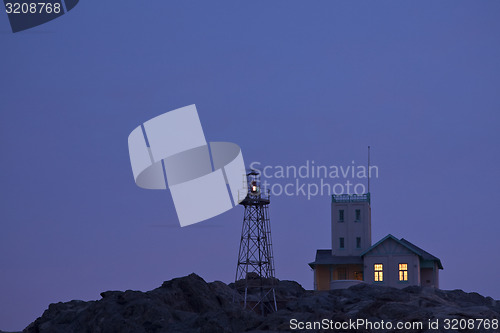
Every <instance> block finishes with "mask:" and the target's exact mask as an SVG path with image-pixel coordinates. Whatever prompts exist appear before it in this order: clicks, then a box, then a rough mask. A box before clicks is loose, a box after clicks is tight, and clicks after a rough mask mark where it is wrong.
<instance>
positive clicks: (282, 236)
mask: <svg viewBox="0 0 500 333" xmlns="http://www.w3.org/2000/svg"><path fill="white" fill-rule="evenodd" d="M499 12H500V2H499V1H493V0H492V1H474V2H472V1H455V0H454V1H438V2H436V1H418V2H410V1H377V2H375V1H332V0H327V1H320V0H318V1H314V2H310V1H291V0H287V1H284V0H281V1H247V2H240V1H238V2H235V1H222V0H221V1H217V2H215V1H181V0H178V1H146V2H144V1H137V0H136V1H131V0H126V1H125V0H124V1H119V2H118V1H115V2H113V3H112V4H111V2H109V1H105V2H103V3H99V4H97V3H96V2H92V1H91V2H87V1H83V2H80V3H79V5H78V6H76V7H75V8H74V9H73V10H72V11H71V12H69V13H68V14H66V15H64V16H62V17H60V18H58V19H56V20H54V21H52V22H49V23H47V24H45V25H42V26H39V27H36V28H34V29H31V30H28V31H25V32H20V33H16V34H12V33H11V32H10V27H9V25H8V20H7V16H6V15H5V13H0V40H1V54H0V154H1V155H0V156H1V165H0V171H1V172H0V185H1V186H0V223H1V224H0V227H1V232H0V329H2V330H21V329H22V328H24V327H25V326H27V325H28V324H29V323H30V322H32V321H33V320H35V319H36V318H37V317H38V316H40V315H41V314H42V312H43V311H44V310H45V309H46V308H47V307H48V305H49V304H50V303H52V302H58V301H69V300H72V299H82V300H93V299H99V298H100V296H99V293H100V292H102V291H105V290H125V289H135V290H150V289H153V288H156V287H158V286H159V285H160V284H161V283H162V281H164V280H168V279H171V278H174V277H179V276H183V275H187V274H189V273H191V272H195V273H197V274H199V275H200V276H202V277H203V278H204V279H205V280H207V281H213V280H221V281H224V282H226V283H229V282H231V281H233V280H234V276H235V269H236V259H237V250H238V246H239V237H240V232H241V223H242V218H243V208H242V207H238V208H235V209H233V210H230V211H228V212H226V213H224V214H222V215H219V216H217V217H214V218H212V219H210V220H208V221H205V222H202V223H200V224H198V225H194V226H191V227H186V228H181V227H180V226H179V222H178V220H177V216H176V213H175V208H174V205H173V202H172V199H171V195H170V193H169V192H168V191H152V190H142V189H140V188H138V187H137V186H136V185H135V183H134V180H133V176H132V171H131V167H130V161H129V156H128V148H127V137H128V135H129V133H130V132H131V131H132V130H133V129H134V128H135V127H136V126H138V125H140V124H141V123H143V122H144V121H146V120H148V119H151V118H153V117H155V116H157V115H159V114H162V113H164V112H167V111H169V110H173V109H176V108H179V107H182V106H186V105H190V104H196V106H197V108H198V112H199V115H200V119H201V123H202V125H203V129H204V132H205V135H206V138H207V140H208V141H230V142H234V143H236V144H238V145H239V146H240V147H241V148H242V151H243V157H244V159H245V163H246V164H247V166H249V165H250V163H252V162H258V163H260V165H261V167H264V166H266V165H268V166H272V167H275V166H295V167H297V168H298V167H300V166H302V165H305V164H306V163H308V161H309V163H312V162H311V161H314V163H315V165H325V166H332V165H335V166H344V167H347V166H352V165H364V164H365V163H366V147H367V146H368V145H371V146H372V164H374V165H376V166H377V167H378V169H379V175H378V178H375V179H373V181H372V183H371V192H372V233H373V235H372V240H373V243H375V242H376V241H378V240H380V239H381V238H382V237H384V236H385V235H387V234H388V233H391V234H393V235H394V236H396V237H398V238H401V237H404V238H406V239H408V240H409V241H411V242H413V243H414V244H416V245H418V246H420V247H422V248H423V249H425V250H427V251H428V252H430V253H432V254H434V255H435V256H437V257H439V258H440V259H441V261H442V263H443V265H444V270H443V271H441V287H442V288H443V289H463V290H465V291H477V292H479V293H481V294H483V295H486V296H492V297H494V298H496V299H500V287H499V285H498V278H499V276H500V265H499V264H498V254H499V253H500V242H499V235H500V218H499V215H498V207H499V204H498V203H499V202H500V191H499V188H500V177H499V174H498V172H499V167H498V166H499V165H500V157H499V143H500V131H499V125H500V61H499V59H500V43H499V40H498V36H499V34H500V20H499V19H498V18H499ZM352 161H354V163H353V162H352ZM268 181H269V182H270V183H271V184H281V185H282V186H284V185H286V184H289V183H293V184H296V181H297V179H296V178H286V179H281V178H280V179H276V178H275V177H272V178H269V179H268ZM298 181H300V182H302V183H306V184H313V183H314V184H320V181H321V180H320V179H318V178H300V179H298ZM324 181H325V182H327V183H328V184H332V185H333V184H335V183H345V181H346V180H345V179H331V178H329V179H325V180H324ZM351 181H353V180H351ZM354 181H355V182H358V183H359V182H361V183H364V182H365V180H363V179H361V180H359V179H355V180H354ZM295 194H296V193H295ZM194 208H195V207H194ZM270 212H271V224H272V232H273V243H274V253H275V264H276V274H277V277H278V278H280V279H291V280H296V281H298V282H299V283H301V284H302V285H303V286H304V287H305V288H307V289H312V287H313V284H312V280H313V274H312V271H311V270H310V269H309V267H308V265H307V263H308V262H311V261H313V260H314V256H315V252H316V249H318V248H325V249H326V248H329V247H330V248H331V243H330V242H331V240H330V197H329V196H328V195H327V194H326V193H324V194H323V195H315V196H312V197H311V198H310V199H309V200H308V198H307V196H304V195H302V194H301V193H299V195H293V196H286V195H276V196H274V197H273V198H272V203H271V206H270Z"/></svg>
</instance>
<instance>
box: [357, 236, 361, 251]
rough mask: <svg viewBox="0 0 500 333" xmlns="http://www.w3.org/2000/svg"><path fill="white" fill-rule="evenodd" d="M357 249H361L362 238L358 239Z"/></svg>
mask: <svg viewBox="0 0 500 333" xmlns="http://www.w3.org/2000/svg"><path fill="white" fill-rule="evenodd" d="M356 248H357V249H360V248H361V237H356Z"/></svg>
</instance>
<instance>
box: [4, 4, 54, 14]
mask: <svg viewBox="0 0 500 333" xmlns="http://www.w3.org/2000/svg"><path fill="white" fill-rule="evenodd" d="M5 10H6V12H7V14H42V13H43V14H52V13H55V14H59V13H60V12H61V4H60V3H50V2H31V3H26V2H23V3H19V2H7V3H5Z"/></svg>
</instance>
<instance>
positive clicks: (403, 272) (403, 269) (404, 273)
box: [399, 264, 408, 281]
mask: <svg viewBox="0 0 500 333" xmlns="http://www.w3.org/2000/svg"><path fill="white" fill-rule="evenodd" d="M399 281H408V264H399Z"/></svg>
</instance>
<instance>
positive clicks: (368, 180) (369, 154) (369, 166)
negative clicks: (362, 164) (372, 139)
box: [368, 146, 370, 193]
mask: <svg viewBox="0 0 500 333" xmlns="http://www.w3.org/2000/svg"><path fill="white" fill-rule="evenodd" d="M368 193H370V146H368Z"/></svg>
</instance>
